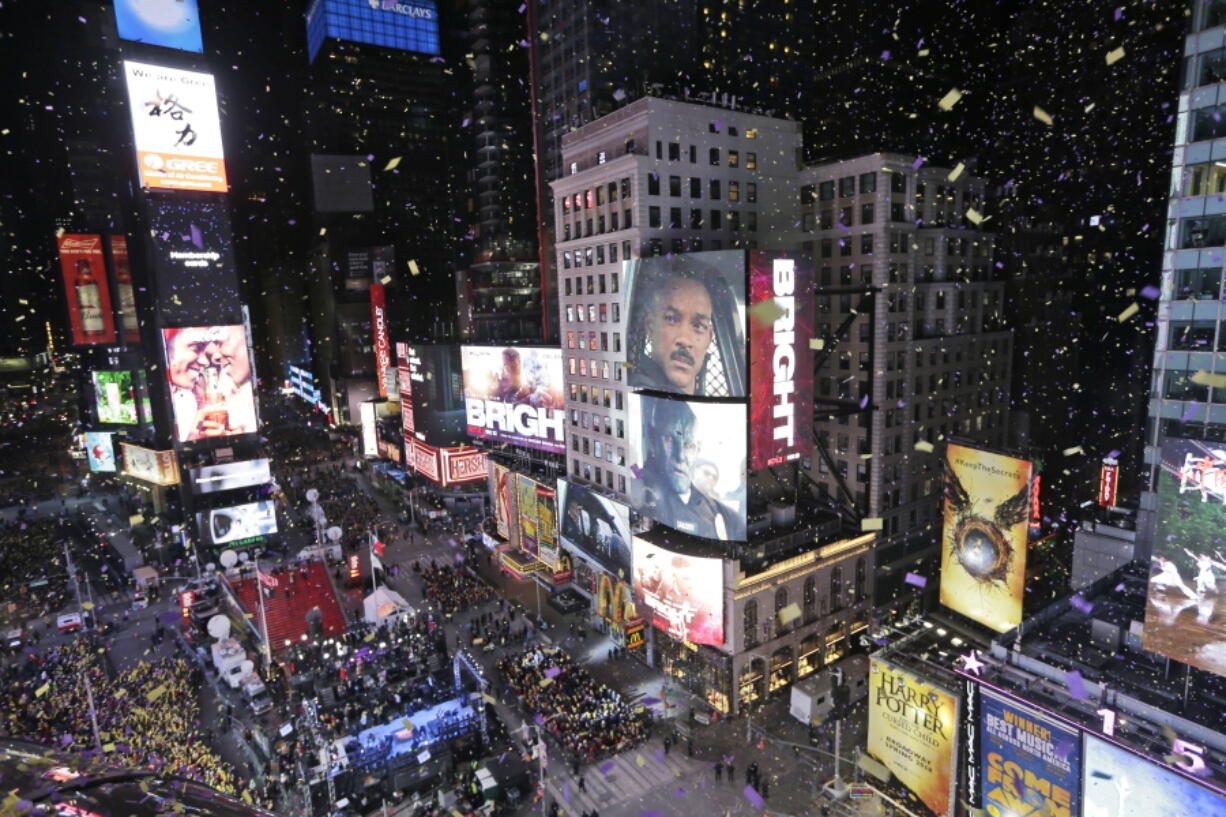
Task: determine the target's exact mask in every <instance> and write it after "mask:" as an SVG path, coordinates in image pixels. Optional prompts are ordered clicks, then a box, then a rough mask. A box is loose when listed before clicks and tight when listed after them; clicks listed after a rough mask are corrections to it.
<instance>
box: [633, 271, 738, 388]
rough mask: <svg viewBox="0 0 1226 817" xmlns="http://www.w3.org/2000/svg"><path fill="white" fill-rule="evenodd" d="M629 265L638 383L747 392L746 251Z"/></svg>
mask: <svg viewBox="0 0 1226 817" xmlns="http://www.w3.org/2000/svg"><path fill="white" fill-rule="evenodd" d="M625 267H626V303H627V307H626V315H627V320H626V327H627V330H626V331H627V346H626V363H627V365H628V367H629V373H628V375H627V383H628V384H629V385H630V387H631V388H634V389H645V390H651V391H663V392H672V393H675V394H686V395H694V396H704V397H744V396H746V394H747V393H748V389H747V387H746V383H747V377H746V367H745V276H746V269H745V252H744V251H743V250H725V251H721V252H699V253H685V254H683V255H670V256H655V257H651V258H640V259H634V260H632V261H629V262H627V263H626V265H625Z"/></svg>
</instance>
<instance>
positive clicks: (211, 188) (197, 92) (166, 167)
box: [123, 60, 230, 193]
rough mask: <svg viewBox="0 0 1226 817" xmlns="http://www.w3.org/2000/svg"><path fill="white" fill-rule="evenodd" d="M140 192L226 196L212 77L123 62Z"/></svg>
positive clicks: (224, 171)
mask: <svg viewBox="0 0 1226 817" xmlns="http://www.w3.org/2000/svg"><path fill="white" fill-rule="evenodd" d="M123 71H124V78H125V79H126V80H127V85H128V110H129V111H130V112H131V114H132V131H133V137H134V139H135V142H136V161H137V166H138V168H139V171H140V183H141V187H148V188H150V189H155V190H201V191H208V192H210V193H225V192H227V191H228V190H229V189H230V188H229V185H228V184H227V182H226V154H225V150H224V149H223V147H222V143H221V119H220V117H219V116H218V113H217V88H216V86H215V84H214V82H213V75H212V74H201V73H198V72H196V71H182V70H180V69H178V68H168V67H166V66H163V65H148V64H146V63H140V62H133V61H132V60H124V63H123Z"/></svg>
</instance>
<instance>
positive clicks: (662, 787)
mask: <svg viewBox="0 0 1226 817" xmlns="http://www.w3.org/2000/svg"><path fill="white" fill-rule="evenodd" d="M610 764H612V765H611V766H610ZM559 765H560V764H554V766H553V767H552V768H551V769H550V775H549V777H548V778H547V779H546V783H545V791H546V794H547V796H548V797H549V798H550V799H552V800H553V801H554V802H556V803H557V804H558V805H559V806H560V807H561V808H562V810H563V812H564V814H565V815H568V817H576V815H580V814H583V813H585V812H588V811H592V810H595V811H598V812H599V811H601V810H603V809H606V808H610V807H612V806H615V805H617V804H618V803H623V802H626V801H628V800H634V799H636V798H638V797H642V796H644V795H647V794H656V795H658V794H668V795H669V796H671V794H672V792H673V791H674V790H676V789H678V788H683V789H688V788H691V787H692V786H694V785H696V780H695V776H696V775H697V774H699V773H700V772H702V771H704V770H706V764H703V763H701V762H699V761H696V760H693V759H692V758H688V757H686V756H685V755H684V753H677V752H673V753H670V754H668V755H661V754H660V751H659V750H657V749H655V748H652V747H651V746H650V744H649V745H647V746H641V747H639V748H638V749H632V750H630V751H628V752H624V753H622V754H620V755H618V756H616V757H614V758H612V759H610V760H606V761H601V762H600V763H595V764H592V765H590V766H585V767H584V768H583V769H582V776H583V782H584V788H583V789H582V790H581V789H580V788H579V783H578V780H577V779H576V778H575V777H574V775H572V774H571V770H570V768H569V767H567V768H566V769H565V770H563V769H560V768H558V766H559ZM602 769H605V770H607V771H603V772H602V771H601V770H602ZM707 774H708V776H709V775H710V772H709V771H707Z"/></svg>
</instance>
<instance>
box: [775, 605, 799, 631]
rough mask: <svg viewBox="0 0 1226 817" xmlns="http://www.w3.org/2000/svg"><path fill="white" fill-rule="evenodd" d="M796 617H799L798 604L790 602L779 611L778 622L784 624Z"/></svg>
mask: <svg viewBox="0 0 1226 817" xmlns="http://www.w3.org/2000/svg"><path fill="white" fill-rule="evenodd" d="M798 618H800V605H799V604H797V603H796V602H792V603H791V604H789V605H788V606H787V607H784V608H783V609H782V610H780V611H779V623H780V624H782V625H784V626H787V625H788V624H791V623H792V622H793V621H795V620H796V619H798Z"/></svg>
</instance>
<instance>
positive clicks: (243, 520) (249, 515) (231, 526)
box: [196, 499, 277, 547]
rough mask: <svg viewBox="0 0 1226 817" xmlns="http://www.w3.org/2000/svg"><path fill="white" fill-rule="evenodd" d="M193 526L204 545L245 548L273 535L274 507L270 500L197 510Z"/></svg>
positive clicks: (275, 520)
mask: <svg viewBox="0 0 1226 817" xmlns="http://www.w3.org/2000/svg"><path fill="white" fill-rule="evenodd" d="M196 524H197V525H198V526H199V528H200V541H201V542H203V543H204V544H205V545H225V546H226V547H239V546H241V545H249V544H251V543H253V542H257V541H259V540H260V539H261V538H262V537H265V536H271V535H272V534H274V533H276V532H277V510H276V505H275V503H274V502H273V501H272V500H271V499H270V500H265V501H262V502H248V503H246V504H243V505H234V506H233V507H230V508H214V509H213V510H209V511H201V512H200V513H198V514H196Z"/></svg>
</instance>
